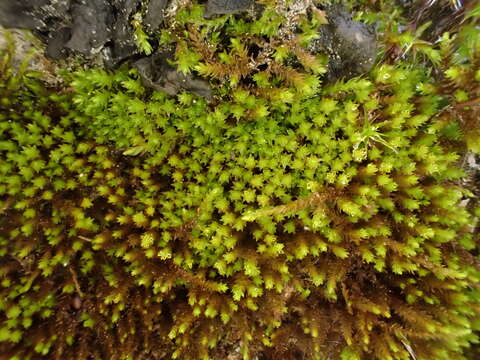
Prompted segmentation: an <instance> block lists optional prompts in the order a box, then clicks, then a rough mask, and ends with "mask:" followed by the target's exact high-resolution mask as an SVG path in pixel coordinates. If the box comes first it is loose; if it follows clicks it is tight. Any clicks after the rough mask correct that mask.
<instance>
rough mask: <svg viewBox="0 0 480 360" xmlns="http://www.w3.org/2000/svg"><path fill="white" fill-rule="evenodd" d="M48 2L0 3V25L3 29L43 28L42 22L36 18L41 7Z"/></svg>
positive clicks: (39, 0) (4, 0)
mask: <svg viewBox="0 0 480 360" xmlns="http://www.w3.org/2000/svg"><path fill="white" fill-rule="evenodd" d="M48 3H49V0H24V1H8V0H1V1H0V25H2V26H3V27H5V28H18V29H28V30H34V29H38V28H42V27H44V25H45V24H44V22H43V19H42V18H41V17H39V16H38V12H39V11H40V8H41V7H42V6H45V5H47V4H48Z"/></svg>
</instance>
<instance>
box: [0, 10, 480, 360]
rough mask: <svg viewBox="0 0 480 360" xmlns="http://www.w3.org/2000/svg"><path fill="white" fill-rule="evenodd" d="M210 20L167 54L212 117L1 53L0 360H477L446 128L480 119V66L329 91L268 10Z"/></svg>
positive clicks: (418, 72) (359, 81) (357, 81)
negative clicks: (51, 75)
mask: <svg viewBox="0 0 480 360" xmlns="http://www.w3.org/2000/svg"><path fill="white" fill-rule="evenodd" d="M202 11H203V7H202V6H196V5H194V6H187V7H186V8H185V9H182V10H180V11H179V12H178V15H177V19H176V24H177V25H178V28H176V29H175V31H173V32H172V33H171V34H169V35H168V36H167V35H166V34H162V35H161V38H162V39H165V38H167V37H168V41H167V40H165V42H166V43H170V44H174V45H175V46H176V49H177V52H176V59H175V63H176V65H177V66H178V68H179V69H180V70H181V71H184V72H189V71H191V72H196V73H198V74H200V75H203V76H207V77H209V78H210V81H211V83H212V84H213V86H214V88H215V96H214V99H213V101H211V102H208V101H207V100H205V99H203V98H199V97H196V96H195V95H192V94H189V93H183V94H179V95H178V96H175V97H170V96H167V95H165V94H163V93H160V92H153V93H152V92H150V91H149V90H146V89H144V87H143V86H142V84H141V81H140V80H139V79H138V75H137V73H136V72H135V71H134V70H129V69H128V67H123V68H122V69H120V70H118V71H116V72H112V73H110V72H106V71H103V70H98V69H94V70H88V71H81V72H77V73H74V74H71V75H69V77H70V80H69V81H71V87H70V88H68V89H67V90H61V91H57V89H49V88H46V87H45V86H44V84H43V83H42V82H40V81H39V80H37V79H36V77H35V76H33V75H32V74H29V73H25V72H24V73H22V72H20V73H15V72H13V71H12V70H11V68H10V66H9V54H8V53H5V54H4V56H3V62H2V68H1V71H0V74H1V79H2V82H1V84H2V85H0V104H1V105H0V154H1V158H2V160H3V161H2V162H1V163H0V233H1V235H0V257H1V262H0V279H1V284H0V351H1V353H2V354H5V356H6V357H7V358H12V359H15V358H21V359H36V358H52V359H55V358H61V359H63V358H65V359H67V358H78V359H87V358H96V359H97V358H98V359H138V358H147V359H150V358H151V359H154V358H155V359H160V358H166V359H167V358H168V359H170V358H173V359H175V358H179V359H209V358H215V359H217V358H218V359H220V358H227V356H228V354H231V353H233V352H237V353H238V354H239V356H241V357H243V358H244V359H248V358H254V357H255V356H258V357H263V358H267V359H283V358H286V359H287V358H300V357H301V358H307V359H323V358H340V359H342V360H345V359H346V360H350V359H382V360H383V359H409V358H411V357H415V358H417V359H419V360H420V359H425V360H426V359H439V360H440V359H465V357H464V355H462V354H463V353H464V351H465V349H468V348H469V347H470V346H471V344H475V343H476V342H477V341H478V338H477V335H476V334H475V331H476V330H478V325H479V324H478V306H479V301H480V295H479V294H478V290H477V288H478V282H479V276H480V272H479V269H478V266H477V265H476V264H477V263H478V259H477V240H478V239H477V238H476V237H474V236H476V235H474V233H473V232H472V228H471V224H472V223H473V221H474V220H473V219H474V216H475V215H474V214H471V213H470V212H469V210H468V209H466V208H465V207H463V206H462V199H465V198H468V197H469V196H471V194H470V193H469V191H467V190H466V189H465V188H463V187H462V186H460V182H459V179H462V178H464V176H465V174H464V172H463V170H462V169H461V168H459V167H458V159H459V156H460V154H461V152H462V151H464V150H465V146H470V145H468V139H467V145H465V137H464V136H463V135H462V134H464V133H465V132H462V131H463V130H460V129H464V127H463V126H464V124H461V123H459V122H458V118H457V117H456V116H455V115H452V112H451V111H449V110H448V109H451V108H452V107H454V108H458V109H462V111H469V113H468V114H471V115H472V116H473V114H478V108H476V107H474V106H471V104H465V99H463V98H462V96H460V97H459V96H458V93H457V95H455V93H456V92H457V91H458V90H460V89H466V87H465V86H466V84H467V85H468V86H470V87H469V88H468V89H469V90H470V92H471V91H475V89H476V88H475V86H477V87H478V79H475V78H473V79H472V78H471V76H465V77H463V78H462V77H461V76H460V75H457V73H456V70H455V69H457V68H458V69H459V70H458V73H460V74H463V73H465V72H467V73H468V74H470V73H471V72H472V71H474V70H472V69H471V64H472V63H474V62H475V61H477V60H476V59H478V48H475V49H474V50H475V51H470V53H469V55H468V56H469V57H468V59H469V60H466V61H465V60H464V61H463V62H460V63H457V62H455V60H454V59H453V58H454V57H455V56H453V58H452V57H451V55H452V54H453V53H451V52H448V55H447V53H445V54H443V55H441V56H442V59H443V60H442V61H444V66H443V67H442V68H439V69H440V70H439V71H442V72H443V73H445V74H446V78H443V79H442V78H437V77H434V76H432V74H431V73H430V72H429V71H428V68H429V66H431V63H432V59H431V58H430V57H428V56H427V57H426V58H423V59H421V61H419V59H418V58H416V59H413V54H411V55H412V58H410V57H408V56H407V57H406V58H405V59H404V61H402V62H396V63H395V64H390V63H389V62H388V60H387V59H385V61H382V62H380V63H379V64H378V65H377V66H376V67H375V69H374V70H373V71H372V72H371V73H370V74H368V75H365V76H363V77H358V78H354V79H351V80H349V81H339V82H336V83H334V84H329V85H328V84H323V85H322V80H323V78H322V76H323V73H324V68H325V66H327V63H326V59H324V58H323V57H322V56H321V54H319V55H315V56H314V55H312V54H310V53H308V52H306V50H305V49H306V48H308V45H309V41H310V40H311V39H312V37H313V34H314V33H315V31H316V29H317V26H320V25H321V24H320V23H319V22H317V20H315V19H314V18H309V17H308V16H307V17H305V18H304V20H303V21H304V22H302V25H301V29H302V30H301V31H300V32H299V33H298V34H297V35H298V36H297V37H296V38H295V39H291V40H289V41H290V42H289V43H288V46H287V45H285V44H283V43H282V42H281V41H283V40H281V39H279V38H276V34H278V33H279V31H280V30H279V29H280V28H281V26H282V19H281V17H279V16H280V15H278V13H276V12H275V11H273V8H267V10H266V11H265V12H264V15H263V16H262V17H260V18H258V19H256V20H255V19H250V20H251V21H250V22H246V21H245V20H243V19H244V18H243V17H241V16H237V15H235V16H233V15H230V16H224V17H219V18H215V19H208V20H206V19H204V18H203V16H202ZM308 19H309V20H308ZM267 25H268V26H267ZM186 29H188V30H189V31H188V33H186V32H185V30H186ZM466 31H467V30H466ZM469 31H473V30H472V29H470V30H469ZM461 36H462V35H461V33H460V34H459V38H461ZM206 41H210V42H211V43H210V44H208V45H209V46H207V44H206V43H205V42H206ZM445 41H447V40H445ZM254 44H257V45H256V46H257V47H258V48H256V47H255V46H254ZM442 44H443V45H445V44H446V42H442ZM442 44H439V45H438V47H437V48H432V50H427V53H430V54H432V51H438V53H439V54H442V48H441V46H442ZM284 45H285V46H287V48H285V47H283V46H284ZM291 45H292V46H293V47H291ZM211 46H213V47H214V48H215V51H213V50H212V52H209V50H208V49H210V48H211ZM295 46H297V47H295ZM445 46H446V45H445ZM452 46H454V45H453V44H452ZM475 46H477V47H478V45H475ZM251 49H257V50H258V49H260V50H259V52H257V53H255V54H254V53H252V54H250V53H249V51H250V50H251ZM292 49H293V50H292ZM459 51H460V52H462V50H461V47H460V50H459ZM261 56H265V58H264V59H263V60H260V59H259V58H261ZM262 61H264V62H262ZM250 62H253V64H254V65H255V66H253V67H251V66H250V65H249V64H250ZM434 62H435V61H434ZM440 63H442V62H440ZM265 64H267V67H266V68H265V66H262V65H265ZM439 66H440V65H439ZM452 69H453V70H452ZM461 79H463V80H461ZM475 81H476V82H475ZM470 92H469V94H470ZM468 96H470V95H468ZM456 101H460V103H456ZM466 101H471V100H470V98H469V99H467V100H466ZM446 104H448V106H447V105H446ZM465 107H467V109H466V110H464V108H465ZM459 111H460V110H459ZM455 124H457V125H455ZM474 126H475V124H474Z"/></svg>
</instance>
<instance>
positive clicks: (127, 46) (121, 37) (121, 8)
mask: <svg viewBox="0 0 480 360" xmlns="http://www.w3.org/2000/svg"><path fill="white" fill-rule="evenodd" d="M140 3H141V1H140V0H113V1H112V5H113V9H114V18H115V20H114V22H113V25H112V33H111V35H112V44H111V48H112V52H111V62H112V64H113V65H115V64H117V63H119V62H120V61H122V60H124V59H126V58H128V57H130V56H132V55H134V54H137V53H138V49H137V45H136V44H135V41H134V33H133V28H132V26H131V25H130V20H129V19H130V15H132V13H133V12H134V11H135V10H136V9H137V8H138V7H139V6H140Z"/></svg>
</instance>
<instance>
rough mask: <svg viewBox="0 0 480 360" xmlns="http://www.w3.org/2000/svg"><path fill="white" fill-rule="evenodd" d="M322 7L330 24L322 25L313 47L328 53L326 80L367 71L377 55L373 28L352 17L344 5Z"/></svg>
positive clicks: (346, 77)
mask: <svg viewBox="0 0 480 360" xmlns="http://www.w3.org/2000/svg"><path fill="white" fill-rule="evenodd" d="M325 11H326V13H327V18H328V21H329V24H327V25H324V26H322V29H321V31H320V38H319V39H318V40H316V41H315V42H314V43H313V46H312V48H313V50H320V51H326V52H327V53H328V54H329V73H328V78H329V80H331V81H334V80H337V79H339V78H345V79H349V78H352V77H354V76H358V75H361V74H364V73H367V72H368V71H370V69H371V68H372V66H373V65H374V63H375V58H376V56H377V43H376V39H375V32H374V31H373V30H372V29H370V28H369V27H368V26H367V25H366V24H363V23H360V22H357V21H353V20H352V17H351V15H350V14H349V12H348V11H347V9H346V8H345V7H344V6H343V5H340V4H333V5H330V6H327V7H326V8H325Z"/></svg>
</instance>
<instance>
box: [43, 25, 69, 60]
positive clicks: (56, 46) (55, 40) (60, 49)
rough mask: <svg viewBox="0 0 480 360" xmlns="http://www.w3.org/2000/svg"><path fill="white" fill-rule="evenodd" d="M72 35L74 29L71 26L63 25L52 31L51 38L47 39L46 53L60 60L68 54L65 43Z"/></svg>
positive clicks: (51, 57)
mask: <svg viewBox="0 0 480 360" xmlns="http://www.w3.org/2000/svg"><path fill="white" fill-rule="evenodd" d="M71 36H72V30H71V29H70V28H69V27H62V28H60V29H58V30H56V31H55V32H52V33H50V38H49V39H48V40H47V48H46V49H45V55H46V56H48V57H49V58H50V59H54V60H59V59H64V58H66V57H67V56H68V52H67V49H66V48H65V45H66V44H67V42H68V41H69V40H70V38H71Z"/></svg>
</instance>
